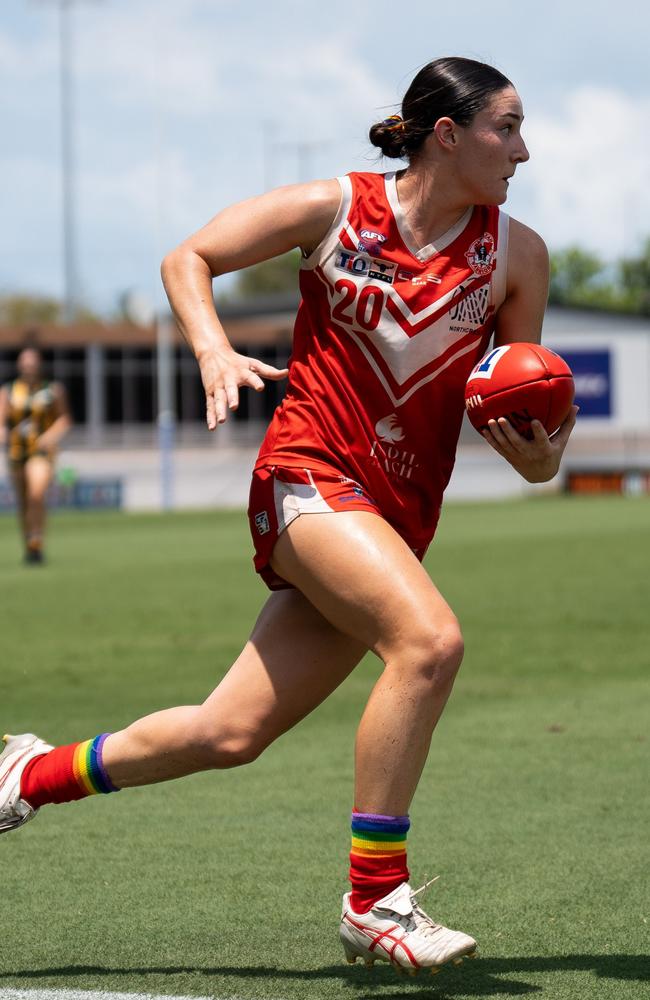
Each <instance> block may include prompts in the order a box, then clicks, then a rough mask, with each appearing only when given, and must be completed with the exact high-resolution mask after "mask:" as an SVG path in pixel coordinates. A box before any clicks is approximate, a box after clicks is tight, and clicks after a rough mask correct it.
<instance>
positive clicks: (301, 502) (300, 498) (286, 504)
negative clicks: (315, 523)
mask: <svg viewBox="0 0 650 1000" xmlns="http://www.w3.org/2000/svg"><path fill="white" fill-rule="evenodd" d="M305 472H306V473H307V475H308V476H309V482H310V483H311V485H309V484H307V483H283V482H281V481H280V480H279V479H276V478H274V479H273V499H274V500H275V513H276V517H277V519H278V534H280V532H281V531H284V529H285V528H288V527H289V525H290V524H291V522H292V521H295V520H296V518H297V517H300V515H301V514H333V513H334V508H333V507H330V505H329V504H328V503H327V501H326V500H324V499H323V497H322V496H321V494H320V492H319V491H318V488H317V486H316V484H315V483H314V479H313V477H312V474H311V472H310V471H309V469H305Z"/></svg>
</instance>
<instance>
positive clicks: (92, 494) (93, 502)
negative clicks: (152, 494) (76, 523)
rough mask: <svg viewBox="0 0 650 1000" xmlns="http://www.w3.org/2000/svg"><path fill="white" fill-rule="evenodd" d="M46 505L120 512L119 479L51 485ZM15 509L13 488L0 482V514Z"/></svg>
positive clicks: (86, 480)
mask: <svg viewBox="0 0 650 1000" xmlns="http://www.w3.org/2000/svg"><path fill="white" fill-rule="evenodd" d="M47 496H48V505H49V506H50V507H54V508H59V509H60V508H70V507H72V508H76V509H82V510H120V509H121V507H122V480H121V479H77V480H76V481H75V482H73V483H68V484H64V483H56V482H55V483H52V485H51V486H50V488H49V490H48V494H47ZM14 508H15V499H14V491H13V486H12V485H11V483H9V482H8V481H6V480H4V481H3V480H0V512H3V511H10V510H13V509H14Z"/></svg>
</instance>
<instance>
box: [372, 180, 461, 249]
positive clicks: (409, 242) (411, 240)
mask: <svg viewBox="0 0 650 1000" xmlns="http://www.w3.org/2000/svg"><path fill="white" fill-rule="evenodd" d="M384 183H385V186H386V198H387V200H388V204H389V205H390V208H391V211H392V213H393V215H394V216H395V222H396V223H397V228H398V229H399V234H400V236H401V237H402V239H403V241H404V243H405V245H406V246H407V248H408V249H409V250H410V252H411V253H412V254H413V256H414V257H417V259H418V260H421V261H423V262H424V261H427V260H429V259H430V258H431V257H433V256H434V254H437V253H440V251H441V250H444V249H445V247H448V246H449V244H450V243H453V242H454V240H455V239H456V238H457V237H458V236H460V234H461V233H462V231H463V229H465V227H466V225H467V223H468V222H469V220H470V219H471V217H472V213H473V211H474V206H473V205H470V206H469V208H468V209H467V210H466V211H465V212H464V213H463V215H461V217H460V219H459V220H458V222H456V223H454V225H453V226H452V227H451V229H448V230H447V232H446V233H443V234H442V236H439V237H438V239H437V240H436V242H435V245H434V244H433V243H427V245H426V246H425V247H421V248H419V249H418V245H417V243H416V240H415V237H414V235H413V232H412V230H411V227H410V226H409V224H408V221H407V219H406V216H405V215H404V211H403V209H402V206H401V204H400V200H399V195H398V194H397V174H396V173H395V171H391V172H390V173H387V174H385V176H384Z"/></svg>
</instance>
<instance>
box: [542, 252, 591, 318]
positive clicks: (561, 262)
mask: <svg viewBox="0 0 650 1000" xmlns="http://www.w3.org/2000/svg"><path fill="white" fill-rule="evenodd" d="M602 270H603V262H602V261H601V260H600V258H599V257H597V256H596V254H593V253H590V252H589V251H588V250H582V249H581V248H580V247H577V246H571V247H567V249H566V250H559V251H555V253H552V254H551V286H550V290H549V301H550V302H557V303H559V304H562V305H564V304H569V303H573V302H575V300H576V298H577V299H580V298H583V297H584V296H585V294H586V296H587V297H588V295H589V289H590V286H592V284H593V281H594V278H596V277H597V276H598V275H599V274H600V273H601V272H602Z"/></svg>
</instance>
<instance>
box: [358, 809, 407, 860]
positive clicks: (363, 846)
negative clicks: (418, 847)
mask: <svg viewBox="0 0 650 1000" xmlns="http://www.w3.org/2000/svg"><path fill="white" fill-rule="evenodd" d="M410 825H411V824H410V821H409V818H408V816H381V815H378V814H376V813H358V812H353V813H352V854H356V855H357V856H358V857H362V858H395V857H396V856H398V855H400V854H405V853H406V834H407V833H408V830H409V827H410Z"/></svg>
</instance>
